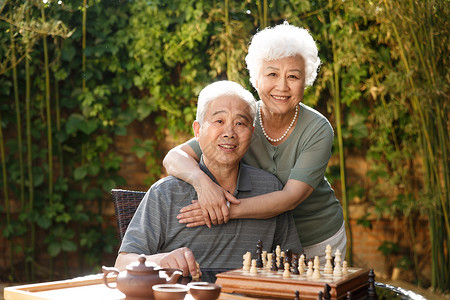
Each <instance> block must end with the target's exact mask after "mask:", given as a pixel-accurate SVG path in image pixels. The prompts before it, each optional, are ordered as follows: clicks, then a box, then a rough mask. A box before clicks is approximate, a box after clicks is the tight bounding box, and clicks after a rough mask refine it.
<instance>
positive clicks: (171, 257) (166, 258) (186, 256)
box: [155, 247, 201, 277]
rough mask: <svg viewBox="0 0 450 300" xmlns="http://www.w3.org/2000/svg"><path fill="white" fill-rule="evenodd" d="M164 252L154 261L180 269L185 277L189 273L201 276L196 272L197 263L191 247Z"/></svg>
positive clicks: (166, 266)
mask: <svg viewBox="0 0 450 300" xmlns="http://www.w3.org/2000/svg"><path fill="white" fill-rule="evenodd" d="M164 254H165V255H164ZM164 254H162V255H160V256H159V259H158V261H155V262H156V263H157V264H158V265H159V266H161V267H163V268H176V269H181V270H183V276H185V277H186V276H188V275H189V274H190V275H192V276H195V275H199V276H201V274H197V264H196V261H195V257H194V254H193V253H192V251H191V249H189V248H186V247H183V248H179V249H176V250H173V251H172V252H169V253H164ZM198 271H200V270H198Z"/></svg>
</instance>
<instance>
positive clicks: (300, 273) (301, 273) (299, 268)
mask: <svg viewBox="0 0 450 300" xmlns="http://www.w3.org/2000/svg"><path fill="white" fill-rule="evenodd" d="M304 264H305V263H299V264H298V275H303V273H305V267H304Z"/></svg>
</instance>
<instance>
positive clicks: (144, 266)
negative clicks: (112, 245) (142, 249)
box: [127, 254, 160, 272]
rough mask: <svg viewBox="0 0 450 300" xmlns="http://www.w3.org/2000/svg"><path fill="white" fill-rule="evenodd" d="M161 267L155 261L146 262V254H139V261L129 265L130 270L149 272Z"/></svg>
mask: <svg viewBox="0 0 450 300" xmlns="http://www.w3.org/2000/svg"><path fill="white" fill-rule="evenodd" d="M157 269H160V267H159V266H158V265H157V264H156V263H154V262H146V257H145V255H144V254H141V255H140V256H139V259H138V261H137V262H134V263H131V264H129V265H128V266H127V270H128V271H137V272H149V271H153V270H157Z"/></svg>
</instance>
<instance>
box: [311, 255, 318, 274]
mask: <svg viewBox="0 0 450 300" xmlns="http://www.w3.org/2000/svg"><path fill="white" fill-rule="evenodd" d="M319 268H320V260H319V256H316V257H315V258H314V272H313V274H312V278H314V279H320V270H319Z"/></svg>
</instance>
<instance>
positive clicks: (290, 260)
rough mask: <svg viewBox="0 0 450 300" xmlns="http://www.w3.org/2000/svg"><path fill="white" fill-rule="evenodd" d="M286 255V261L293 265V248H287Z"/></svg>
mask: <svg viewBox="0 0 450 300" xmlns="http://www.w3.org/2000/svg"><path fill="white" fill-rule="evenodd" d="M284 254H285V256H284V261H285V262H287V263H289V267H291V266H292V250H291V249H287V250H286V251H285V252H284Z"/></svg>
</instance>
